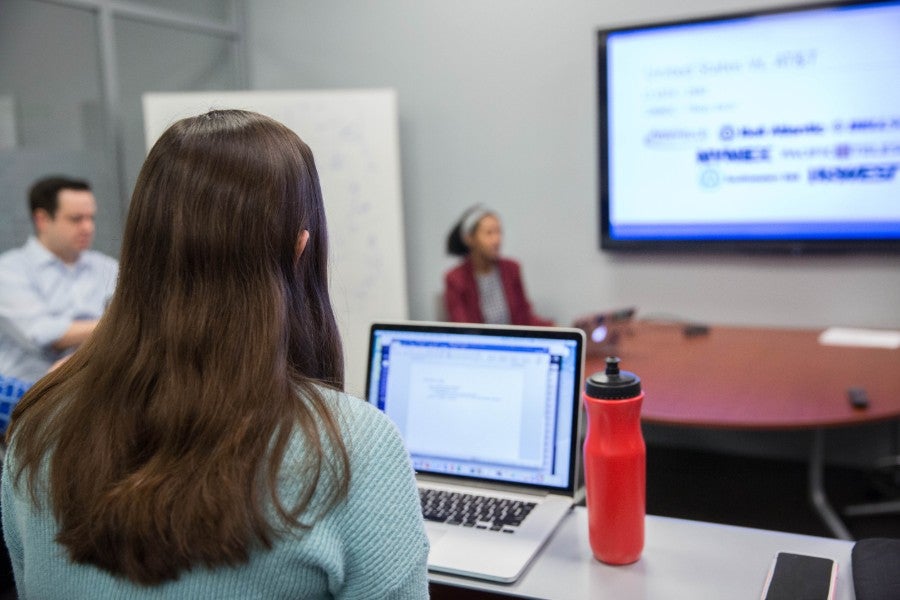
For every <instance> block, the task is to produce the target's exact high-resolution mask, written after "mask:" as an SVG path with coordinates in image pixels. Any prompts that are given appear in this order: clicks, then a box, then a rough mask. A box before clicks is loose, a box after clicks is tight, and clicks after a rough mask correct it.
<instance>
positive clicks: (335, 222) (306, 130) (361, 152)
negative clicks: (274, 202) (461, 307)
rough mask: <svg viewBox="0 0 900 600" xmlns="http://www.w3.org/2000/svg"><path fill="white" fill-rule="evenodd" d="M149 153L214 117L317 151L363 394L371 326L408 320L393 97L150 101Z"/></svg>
mask: <svg viewBox="0 0 900 600" xmlns="http://www.w3.org/2000/svg"><path fill="white" fill-rule="evenodd" d="M143 106H144V135H145V139H146V141H147V149H148V151H149V149H150V147H151V146H152V145H153V144H154V143H155V142H156V140H157V139H158V138H159V136H160V135H161V134H162V133H163V131H165V129H166V128H167V127H168V126H169V125H171V124H172V123H173V122H174V121H177V120H178V119H181V118H183V117H189V116H193V115H198V114H201V113H204V112H207V111H209V110H211V109H226V108H237V109H244V110H252V111H255V112H258V113H262V114H264V115H268V116H270V117H272V118H273V119H276V120H278V121H281V122H282V123H284V124H285V125H287V126H288V127H290V128H291V129H292V130H293V131H294V132H296V133H297V135H299V136H300V138H301V139H302V140H303V141H304V142H306V143H307V144H308V145H309V147H310V148H311V149H312V151H313V156H314V157H315V161H316V168H317V169H318V171H319V180H320V182H321V185H322V195H323V197H324V202H325V213H326V218H327V219H328V238H329V248H328V256H329V262H330V287H331V297H332V303H333V304H334V311H335V317H336V319H337V323H338V327H339V329H340V332H341V337H342V339H343V343H344V365H345V375H346V377H345V379H346V388H347V391H348V392H349V393H351V394H354V395H356V396H360V397H362V396H364V395H365V380H366V354H367V348H368V332H369V325H370V324H371V323H372V322H373V321H377V320H405V319H406V318H407V316H408V312H409V309H408V304H407V296H406V259H405V253H404V244H403V210H402V209H403V207H402V198H401V192H400V143H399V136H398V125H397V95H396V92H395V91H394V90H388V89H378V90H312V91H274V92H265V91H249V92H190V93H152V94H145V95H144V97H143Z"/></svg>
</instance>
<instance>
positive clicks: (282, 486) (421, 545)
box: [2, 390, 428, 600]
mask: <svg viewBox="0 0 900 600" xmlns="http://www.w3.org/2000/svg"><path fill="white" fill-rule="evenodd" d="M324 393H325V397H326V399H327V402H328V405H329V407H330V408H331V409H332V410H334V411H335V413H336V415H337V419H338V423H339V424H340V430H341V433H342V435H343V436H344V439H345V440H346V443H347V449H348V452H349V456H350V471H351V473H352V474H353V477H352V479H351V485H350V492H349V494H348V497H347V500H346V501H345V502H343V503H341V504H339V505H338V506H336V507H335V508H334V509H332V510H331V511H329V512H328V513H327V515H326V516H325V517H324V518H322V519H321V521H319V522H317V523H316V524H315V526H314V527H313V528H312V529H311V530H309V531H307V532H303V533H298V532H294V533H293V534H288V535H286V536H284V537H283V538H281V539H279V540H278V541H277V542H276V543H275V546H274V547H273V549H272V550H271V551H263V550H257V551H255V552H253V553H252V554H251V557H250V561H249V562H248V563H246V564H244V565H241V566H237V567H234V568H219V569H216V570H213V571H210V570H208V569H205V568H203V567H196V568H194V569H192V570H191V571H190V572H186V573H183V574H182V575H181V577H180V578H179V579H178V580H177V581H172V582H168V583H166V584H163V585H161V586H157V587H139V586H135V585H133V584H131V583H129V582H127V581H123V580H122V579H121V578H117V577H114V576H112V575H110V574H109V573H106V572H104V571H101V570H100V569H97V568H96V567H93V566H88V565H75V564H72V563H71V562H70V561H69V560H68V559H67V558H66V557H65V555H64V554H63V553H61V552H59V546H58V545H56V544H55V542H54V536H55V535H56V532H57V528H56V524H55V520H54V519H53V515H52V514H51V513H50V512H48V511H47V510H43V511H39V510H35V509H34V508H33V506H32V505H31V502H30V500H29V498H28V495H27V493H26V492H25V491H24V490H22V491H16V492H14V491H13V488H12V486H10V485H9V482H8V480H7V478H8V477H9V476H10V472H9V471H10V469H14V468H15V463H14V462H13V463H12V464H8V465H4V470H3V478H4V482H3V499H2V503H3V529H4V532H5V534H6V542H7V546H8V547H9V549H10V555H11V556H12V557H13V564H14V569H15V571H16V581H17V585H18V588H19V593H20V597H22V598H29V597H32V598H41V599H46V600H51V599H53V598H59V599H60V600H62V599H70V598H128V599H135V600H138V599H142V598H148V599H149V598H166V599H167V600H168V599H177V598H185V599H188V598H191V599H193V598H234V599H236V600H237V599H241V600H245V599H252V598H260V599H263V598H265V599H273V600H274V599H278V598H292V599H293V598H331V597H335V598H386V597H390V598H421V597H423V595H424V594H426V593H427V591H425V590H427V581H426V578H427V574H426V566H425V560H426V558H427V555H428V540H427V538H426V537H425V534H424V530H423V528H422V523H421V518H420V517H419V514H420V509H419V500H418V495H417V493H416V492H415V484H414V481H413V480H412V478H411V476H410V467H409V464H408V458H407V456H408V455H407V453H406V450H405V449H404V447H403V444H402V441H401V440H400V438H399V436H398V434H397V432H396V430H395V428H394V426H393V425H392V424H391V423H390V422H389V421H388V419H386V418H385V417H384V415H383V414H381V413H380V412H378V411H377V410H375V409H373V408H372V407H371V406H369V405H368V404H367V403H365V402H363V401H362V400H359V399H357V398H352V397H349V396H346V395H344V394H341V393H339V392H335V391H330V390H328V391H325V392H324ZM302 454H303V444H302V440H300V439H298V438H294V439H293V440H292V443H291V445H290V446H289V448H288V451H287V452H286V453H285V463H284V465H283V470H282V474H281V476H280V479H279V490H280V491H281V493H283V494H284V495H285V496H287V497H291V496H295V495H296V494H297V492H298V488H299V487H300V486H301V485H302V483H303V482H304V478H303V477H302V475H301V474H299V473H296V471H295V470H296V469H297V468H298V465H300V464H302ZM11 456H13V455H11ZM314 505H316V502H314ZM26 565H27V568H26V567H25V566H26Z"/></svg>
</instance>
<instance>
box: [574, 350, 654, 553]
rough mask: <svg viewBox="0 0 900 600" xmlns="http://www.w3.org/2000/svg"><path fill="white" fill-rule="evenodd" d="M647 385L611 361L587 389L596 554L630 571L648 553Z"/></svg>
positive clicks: (587, 477)
mask: <svg viewBox="0 0 900 600" xmlns="http://www.w3.org/2000/svg"><path fill="white" fill-rule="evenodd" d="M643 400H644V394H643V392H641V380H640V378H639V377H638V376H637V375H635V374H634V373H629V372H628V371H619V359H618V358H615V357H610V358H607V359H606V371H605V372H600V373H594V374H593V375H591V376H590V377H588V379H587V381H586V382H585V385H584V405H585V408H586V410H587V419H588V421H587V422H588V426H587V436H586V437H585V440H584V484H585V493H586V500H587V511H588V525H589V528H590V540H591V550H592V551H593V553H594V556H595V557H596V558H597V559H598V560H601V561H603V562H605V563H608V564H611V565H626V564H629V563H633V562H635V561H636V560H637V559H639V558H640V557H641V551H642V550H643V549H644V516H645V513H646V496H647V447H646V446H645V445H644V436H643V434H642V433H641V403H642V402H643Z"/></svg>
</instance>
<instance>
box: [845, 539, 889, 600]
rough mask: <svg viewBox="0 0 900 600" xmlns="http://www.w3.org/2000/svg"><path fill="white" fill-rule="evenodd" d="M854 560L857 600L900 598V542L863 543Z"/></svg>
mask: <svg viewBox="0 0 900 600" xmlns="http://www.w3.org/2000/svg"><path fill="white" fill-rule="evenodd" d="M850 560H851V564H852V567H851V568H852V569H853V588H854V590H855V592H856V600H896V599H897V598H900V539H890V538H869V539H865V540H859V541H858V542H856V544H855V545H854V546H853V551H852V552H851V554H850Z"/></svg>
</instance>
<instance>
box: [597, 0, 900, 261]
mask: <svg viewBox="0 0 900 600" xmlns="http://www.w3.org/2000/svg"><path fill="white" fill-rule="evenodd" d="M597 50H598V58H599V60H598V67H599V69H598V70H599V79H598V84H599V85H598V88H599V90H598V91H599V93H598V100H599V103H598V104H599V129H600V135H599V138H600V147H599V158H600V165H599V167H600V177H599V182H600V191H599V192H600V217H601V223H600V233H601V235H600V239H601V247H602V248H604V249H610V250H614V249H619V250H625V249H637V250H654V249H655V250H701V251H722V250H725V251H734V250H737V251H752V250H760V251H775V252H779V251H780V252H792V253H793V252H806V251H830V250H837V251H860V252H882V251H900V2H898V1H891V2H862V3H860V2H852V3H851V2H843V3H832V4H817V5H808V6H794V7H788V8H782V9H777V10H774V11H766V12H756V13H752V14H740V15H728V16H715V17H710V18H702V19H693V20H689V21H679V22H665V23H649V24H643V25H636V26H630V27H620V28H614V29H605V30H601V31H599V32H598V34H597Z"/></svg>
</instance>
